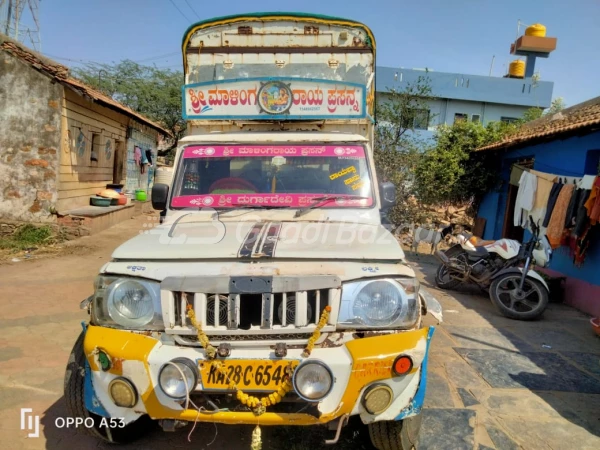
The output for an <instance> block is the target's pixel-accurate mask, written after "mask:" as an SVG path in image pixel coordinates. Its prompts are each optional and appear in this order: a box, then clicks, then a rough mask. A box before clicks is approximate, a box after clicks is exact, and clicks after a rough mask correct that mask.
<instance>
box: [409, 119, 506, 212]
mask: <svg viewBox="0 0 600 450" xmlns="http://www.w3.org/2000/svg"><path fill="white" fill-rule="evenodd" d="M516 128H517V125H514V124H505V123H502V122H492V123H490V124H488V125H487V126H483V125H482V124H480V123H474V122H469V121H466V120H461V121H457V122H455V123H454V124H453V125H451V126H448V125H443V126H441V127H440V128H439V129H438V131H437V134H436V145H435V146H434V147H433V148H431V149H430V150H428V151H427V152H425V153H424V154H423V158H422V160H421V162H420V164H419V165H418V166H417V168H416V173H415V175H416V176H415V181H416V182H415V188H416V191H417V193H418V196H419V198H420V200H421V201H423V202H424V203H425V204H440V203H450V204H464V203H467V202H470V203H471V205H472V207H473V208H476V206H477V204H478V202H479V200H480V199H481V197H482V196H483V194H485V193H486V192H488V191H489V190H490V189H492V188H493V187H494V185H495V184H496V183H497V181H498V175H499V173H498V160H497V158H496V156H495V154H494V153H493V152H474V150H475V149H477V148H479V147H482V146H484V145H487V144H490V143H492V142H495V141H497V140H499V139H501V138H502V137H503V136H505V135H506V134H507V133H511V132H514V130H515V129H516Z"/></svg>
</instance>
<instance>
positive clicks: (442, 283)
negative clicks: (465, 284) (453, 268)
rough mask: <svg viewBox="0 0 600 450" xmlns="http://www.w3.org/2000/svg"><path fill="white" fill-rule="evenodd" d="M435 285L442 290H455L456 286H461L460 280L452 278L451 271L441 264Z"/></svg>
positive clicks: (436, 274)
mask: <svg viewBox="0 0 600 450" xmlns="http://www.w3.org/2000/svg"><path fill="white" fill-rule="evenodd" d="M435 284H437V287H439V288H440V289H454V288H455V287H456V286H458V285H459V284H460V280H456V279H454V278H451V277H450V271H449V270H448V268H447V267H446V266H445V265H443V264H440V267H438V270H437V272H436V273H435Z"/></svg>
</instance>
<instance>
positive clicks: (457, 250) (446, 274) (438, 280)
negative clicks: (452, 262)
mask: <svg viewBox="0 0 600 450" xmlns="http://www.w3.org/2000/svg"><path fill="white" fill-rule="evenodd" d="M444 254H445V255H446V256H447V257H448V258H450V259H457V258H458V256H459V255H461V254H464V250H463V249H462V248H461V247H460V245H455V246H453V247H450V248H449V249H448V250H446V251H445V252H444ZM460 283H461V281H460V280H456V279H454V278H451V277H450V271H449V270H448V268H447V267H446V266H444V265H443V264H440V266H439V267H438V269H437V272H436V273H435V284H437V286H438V287H439V288H440V289H454V288H455V287H456V286H458V285H459V284H460Z"/></svg>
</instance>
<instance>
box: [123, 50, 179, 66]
mask: <svg viewBox="0 0 600 450" xmlns="http://www.w3.org/2000/svg"><path fill="white" fill-rule="evenodd" d="M179 54H181V52H179V51H177V52H171V53H165V54H164V55H158V56H149V57H148V58H144V59H138V60H137V61H134V62H136V63H141V62H145V61H152V60H153V59H161V58H167V57H169V56H175V55H179Z"/></svg>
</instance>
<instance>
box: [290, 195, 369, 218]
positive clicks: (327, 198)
mask: <svg viewBox="0 0 600 450" xmlns="http://www.w3.org/2000/svg"><path fill="white" fill-rule="evenodd" d="M368 198H369V197H348V196H346V195H325V196H323V197H317V198H314V199H313V203H312V204H311V205H310V206H307V207H306V208H302V209H299V210H298V211H296V214H294V217H300V216H303V215H304V214H306V213H307V212H309V211H311V210H313V209H316V208H320V207H321V206H323V203H325V202H327V201H330V200H366V199H368Z"/></svg>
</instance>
